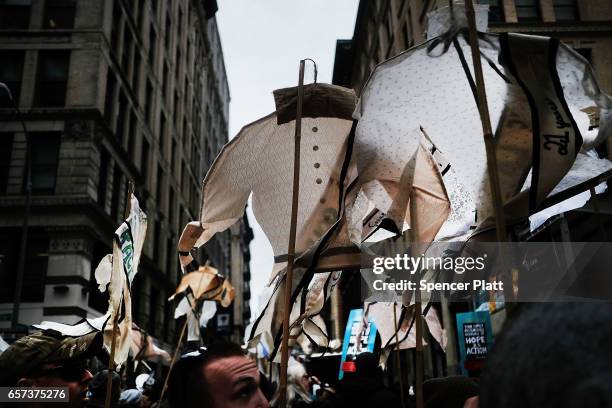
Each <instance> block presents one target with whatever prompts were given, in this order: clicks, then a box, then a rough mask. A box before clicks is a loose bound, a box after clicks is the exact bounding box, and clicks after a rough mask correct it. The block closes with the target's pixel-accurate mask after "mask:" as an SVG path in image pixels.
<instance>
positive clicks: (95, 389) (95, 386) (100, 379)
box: [87, 370, 121, 405]
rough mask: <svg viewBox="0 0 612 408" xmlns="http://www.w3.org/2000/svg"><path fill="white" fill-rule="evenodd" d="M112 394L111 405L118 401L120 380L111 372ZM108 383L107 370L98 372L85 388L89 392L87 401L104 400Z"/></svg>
mask: <svg viewBox="0 0 612 408" xmlns="http://www.w3.org/2000/svg"><path fill="white" fill-rule="evenodd" d="M111 375H112V392H111V402H112V404H113V405H115V404H116V403H117V401H119V394H121V378H119V374H117V373H116V372H113V373H112V374H111ZM107 383H108V370H100V371H98V372H97V373H96V375H94V376H93V378H92V379H91V381H89V384H88V385H87V388H88V390H89V399H91V400H96V401H102V402H104V401H105V399H106V386H107Z"/></svg>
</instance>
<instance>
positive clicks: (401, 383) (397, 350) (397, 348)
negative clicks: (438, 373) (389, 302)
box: [393, 302, 406, 408]
mask: <svg viewBox="0 0 612 408" xmlns="http://www.w3.org/2000/svg"><path fill="white" fill-rule="evenodd" d="M396 305H397V303H395V302H394V303H393V323H394V325H395V360H396V362H397V372H398V377H399V386H400V399H401V401H402V408H406V402H405V399H404V380H403V379H402V377H403V375H402V374H403V373H402V364H401V361H400V342H399V336H398V334H397V331H398V328H397V312H396V310H395V309H396Z"/></svg>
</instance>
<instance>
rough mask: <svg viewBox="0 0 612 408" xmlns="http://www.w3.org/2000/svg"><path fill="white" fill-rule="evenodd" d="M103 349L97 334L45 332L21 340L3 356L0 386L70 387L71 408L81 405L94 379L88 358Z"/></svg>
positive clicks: (1, 356) (0, 367)
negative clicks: (69, 334) (89, 383)
mask: <svg viewBox="0 0 612 408" xmlns="http://www.w3.org/2000/svg"><path fill="white" fill-rule="evenodd" d="M100 348H101V336H99V335H98V334H96V333H92V334H89V335H86V336H81V337H64V336H62V335H61V334H60V333H58V332H56V331H53V330H45V331H43V332H37V333H34V334H31V335H29V336H25V337H22V338H21V339H19V340H17V341H16V342H15V343H13V344H12V345H11V346H10V347H9V348H8V349H6V350H5V351H4V353H2V354H1V355H0V386H5V387H15V386H19V387H68V390H69V400H70V406H73V407H79V406H82V405H83V404H84V402H85V400H86V395H87V383H88V382H89V381H90V380H91V378H92V377H93V376H92V375H91V373H90V372H89V371H88V370H87V364H86V359H87V358H89V357H91V356H92V355H94V354H95V353H96V352H97V351H98V350H99V349H100ZM43 405H44V404H43Z"/></svg>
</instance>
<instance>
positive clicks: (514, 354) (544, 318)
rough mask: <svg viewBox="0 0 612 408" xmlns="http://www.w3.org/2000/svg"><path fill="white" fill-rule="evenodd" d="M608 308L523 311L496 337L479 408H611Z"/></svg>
mask: <svg viewBox="0 0 612 408" xmlns="http://www.w3.org/2000/svg"><path fill="white" fill-rule="evenodd" d="M611 321H612V304H610V303H547V304H537V305H529V306H527V305H526V306H523V308H522V310H521V312H520V313H519V314H518V315H517V316H516V317H514V318H513V319H512V320H510V321H509V322H508V323H507V324H506V326H505V327H504V329H503V330H502V332H501V333H500V334H499V335H498V336H497V337H496V340H495V345H494V346H493V349H492V351H491V355H490V356H489V358H488V361H487V362H486V364H485V368H484V371H483V373H482V375H481V377H480V407H482V408H491V407H495V408H514V407H527V406H529V407H539V408H553V407H554V408H572V407H581V408H591V407H612V366H611V365H610V361H611V359H612V342H611V341H610V338H612V324H610V322H611Z"/></svg>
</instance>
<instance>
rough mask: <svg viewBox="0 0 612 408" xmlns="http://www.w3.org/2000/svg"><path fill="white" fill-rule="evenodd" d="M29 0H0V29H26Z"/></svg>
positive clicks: (28, 21) (27, 26)
mask: <svg viewBox="0 0 612 408" xmlns="http://www.w3.org/2000/svg"><path fill="white" fill-rule="evenodd" d="M31 5H32V1H31V0H0V29H6V28H8V29H11V28H13V29H27V28H29V26H30V6H31Z"/></svg>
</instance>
